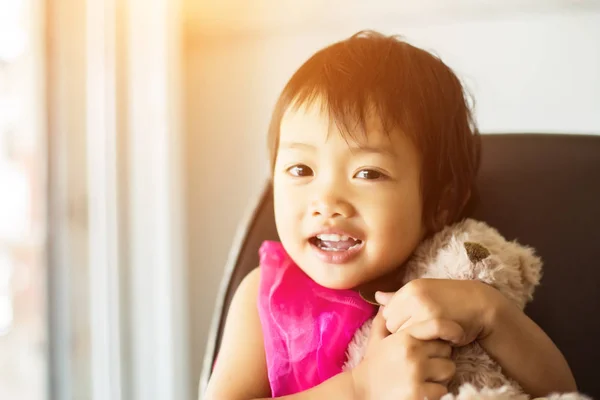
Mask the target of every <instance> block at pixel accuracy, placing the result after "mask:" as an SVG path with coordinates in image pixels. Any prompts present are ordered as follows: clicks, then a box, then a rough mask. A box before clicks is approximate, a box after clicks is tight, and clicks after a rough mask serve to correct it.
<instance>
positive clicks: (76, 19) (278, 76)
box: [0, 0, 600, 400]
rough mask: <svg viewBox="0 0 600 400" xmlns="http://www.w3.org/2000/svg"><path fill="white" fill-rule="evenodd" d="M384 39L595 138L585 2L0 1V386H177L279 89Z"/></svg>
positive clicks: (200, 333) (43, 391) (111, 394)
mask: <svg viewBox="0 0 600 400" xmlns="http://www.w3.org/2000/svg"><path fill="white" fill-rule="evenodd" d="M363 29H375V30H379V31H381V32H383V33H388V34H401V35H403V36H404V37H405V38H406V39H407V40H408V41H410V42H412V43H414V44H416V45H418V46H420V47H423V48H425V49H427V50H430V51H432V52H434V53H435V54H437V55H439V56H440V57H442V59H443V60H445V61H446V62H447V63H448V64H449V65H450V66H451V67H453V68H454V69H455V71H456V72H457V73H458V75H459V76H460V77H461V79H462V80H463V82H464V83H465V84H466V86H467V87H468V89H469V90H470V91H471V92H472V93H473V95H474V97H475V99H476V116H477V120H478V123H479V126H480V128H481V130H482V131H483V132H485V133H493V132H509V133H515V134H518V133H524V132H527V133H530V132H534V133H537V132H552V133H583V134H598V133H600V1H592V0H579V1H576V0H570V1H567V0H504V1H491V0H489V1H488V0H457V1H453V2H446V1H443V0H427V1H392V0H378V1H371V2H366V1H359V0H346V1H339V0H336V1H316V0H308V1H303V2H299V1H289V0H278V1H275V0H255V1H243V0H222V1H200V0H175V1H169V0H104V1H101V0H97V1H96V0H93V1H92V0H88V1H84V0H45V1H42V0H0V399H1V400H7V399H20V400H71V399H77V400H79V399H94V400H105V399H111V400H120V399H123V400H130V399H131V400H142V399H143V400H151V399H161V400H164V399H173V400H180V399H181V400H184V399H185V400H187V399H195V398H197V396H198V393H197V384H198V378H199V375H200V368H201V363H202V357H203V353H204V347H205V345H206V335H207V332H208V328H209V324H210V320H211V315H212V310H213V307H214V303H215V297H216V295H217V291H218V287H219V283H220V280H221V277H222V273H223V268H224V265H225V263H226V260H227V256H228V252H229V248H230V245H231V243H232V240H233V237H234V234H235V231H236V227H237V225H238V223H239V221H240V220H241V218H242V216H243V215H244V214H245V212H246V211H247V207H248V206H249V205H250V204H252V202H253V199H254V198H255V197H256V195H258V194H259V193H260V191H261V189H262V187H263V183H264V182H265V180H266V179H267V176H268V170H267V152H266V146H265V135H266V129H267V126H268V123H269V119H270V112H271V110H272V107H273V105H274V103H275V101H276V99H277V96H278V94H279V91H280V90H281V88H282V87H283V85H284V84H285V82H286V80H287V79H288V78H289V77H290V75H291V74H292V73H293V72H294V70H295V69H296V68H297V67H299V65H300V64H301V63H302V62H303V61H304V60H305V59H306V58H308V57H309V56H310V55H311V54H312V53H313V52H315V51H316V50H318V49H319V48H321V47H323V46H325V45H327V44H330V43H331V42H333V41H337V40H340V39H343V38H345V37H347V36H350V35H351V34H353V33H355V32H357V31H359V30H363Z"/></svg>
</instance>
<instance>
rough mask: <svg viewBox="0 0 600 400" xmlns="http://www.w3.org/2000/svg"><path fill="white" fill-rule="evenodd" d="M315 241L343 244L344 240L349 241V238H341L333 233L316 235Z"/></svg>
mask: <svg viewBox="0 0 600 400" xmlns="http://www.w3.org/2000/svg"><path fill="white" fill-rule="evenodd" d="M317 239H319V240H323V241H327V242H344V241H346V240H350V239H351V238H350V236H345V235H344V236H342V235H337V234H335V233H322V234H320V235H317Z"/></svg>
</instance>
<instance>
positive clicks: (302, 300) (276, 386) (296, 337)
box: [258, 241, 376, 397]
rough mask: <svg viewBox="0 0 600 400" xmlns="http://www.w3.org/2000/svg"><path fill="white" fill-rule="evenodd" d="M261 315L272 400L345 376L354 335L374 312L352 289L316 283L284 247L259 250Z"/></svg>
mask: <svg viewBox="0 0 600 400" xmlns="http://www.w3.org/2000/svg"><path fill="white" fill-rule="evenodd" d="M259 254H260V265H261V272H260V274H261V275H260V289H259V299H258V311H259V316H260V320H261V324H262V329H263V336H264V343H265V353H266V360H267V368H268V375H269V382H270V384H271V393H272V396H273V397H278V396H284V395H289V394H293V393H297V392H301V391H304V390H307V389H310V388H311V387H313V386H316V385H318V384H320V383H321V382H323V381H325V380H327V379H329V378H331V377H332V376H334V375H336V374H338V373H340V372H341V371H342V366H343V364H344V362H345V361H346V349H347V347H348V344H349V343H350V340H351V339H352V337H353V335H354V333H355V332H356V330H357V329H358V328H360V327H361V326H362V325H363V323H364V322H365V321H367V320H368V319H369V318H370V317H372V316H373V315H374V314H375V311H376V309H375V307H374V306H373V305H371V304H369V303H367V302H365V301H364V300H363V299H362V298H361V297H360V296H359V294H358V293H357V292H355V291H352V290H334V289H328V288H325V287H322V286H320V285H319V284H317V283H315V282H314V281H313V280H312V279H311V278H309V277H308V275H306V274H305V273H304V272H303V271H302V270H301V269H300V268H299V267H298V266H297V265H296V264H295V263H294V262H293V261H292V259H291V258H290V257H289V256H288V254H287V253H286V251H285V250H284V248H283V246H282V245H281V243H278V242H271V241H267V242H264V243H263V244H262V246H261V248H260V252H259Z"/></svg>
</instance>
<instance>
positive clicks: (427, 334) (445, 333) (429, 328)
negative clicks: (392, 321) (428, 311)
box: [401, 319, 465, 344]
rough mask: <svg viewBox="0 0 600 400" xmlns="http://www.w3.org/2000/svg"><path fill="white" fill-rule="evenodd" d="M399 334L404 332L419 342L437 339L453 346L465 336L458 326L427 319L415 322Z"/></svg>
mask: <svg viewBox="0 0 600 400" xmlns="http://www.w3.org/2000/svg"><path fill="white" fill-rule="evenodd" d="M401 332H406V333H408V334H409V335H410V336H412V337H414V338H415V339H419V340H437V339H439V340H444V341H446V342H451V343H454V344H459V343H461V342H462V341H463V339H464V336H465V331H464V330H463V328H462V327H461V326H460V325H459V324H457V323H456V322H454V321H450V320H447V319H429V320H427V321H422V322H416V323H414V324H412V325H410V326H409V327H407V328H405V329H404V330H402V331H401Z"/></svg>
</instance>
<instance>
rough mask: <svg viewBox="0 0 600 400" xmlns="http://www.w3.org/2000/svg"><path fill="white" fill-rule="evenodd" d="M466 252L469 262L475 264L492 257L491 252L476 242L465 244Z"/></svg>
mask: <svg viewBox="0 0 600 400" xmlns="http://www.w3.org/2000/svg"><path fill="white" fill-rule="evenodd" d="M465 250H466V251H467V256H468V257H469V260H471V262H472V263H473V264H476V263H478V262H479V261H482V260H485V259H486V258H488V257H489V256H490V251H489V250H488V249H487V248H486V247H485V246H483V245H481V244H479V243H475V242H465Z"/></svg>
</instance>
